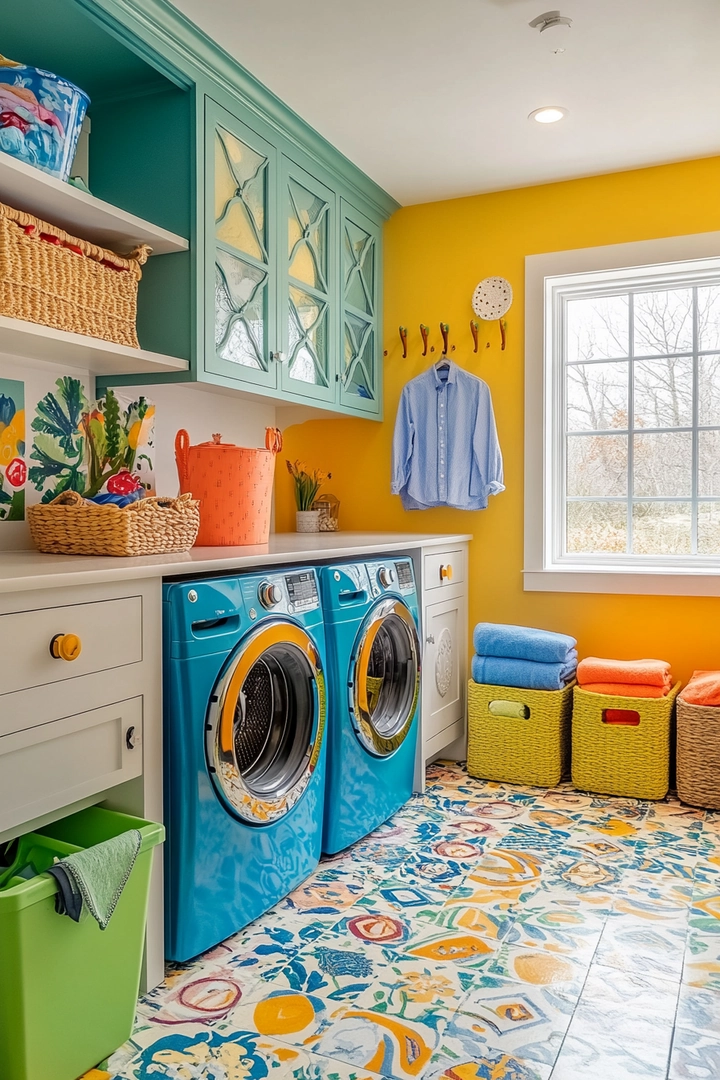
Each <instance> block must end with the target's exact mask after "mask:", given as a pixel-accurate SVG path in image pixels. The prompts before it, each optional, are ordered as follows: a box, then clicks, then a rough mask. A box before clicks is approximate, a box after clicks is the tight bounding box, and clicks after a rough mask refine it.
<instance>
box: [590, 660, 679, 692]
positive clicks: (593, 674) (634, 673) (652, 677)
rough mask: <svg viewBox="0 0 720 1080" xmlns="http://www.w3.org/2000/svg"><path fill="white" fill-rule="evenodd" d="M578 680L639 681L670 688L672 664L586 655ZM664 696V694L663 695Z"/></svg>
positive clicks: (662, 661) (598, 681) (647, 684)
mask: <svg viewBox="0 0 720 1080" xmlns="http://www.w3.org/2000/svg"><path fill="white" fill-rule="evenodd" d="M577 681H578V682H579V683H580V685H581V686H585V685H586V683H630V684H632V685H634V684H636V683H639V684H640V685H641V686H662V687H667V688H668V690H669V689H670V686H671V685H672V684H671V679H670V665H669V664H666V663H665V661H664V660H603V659H601V658H600V657H597V656H586V657H585V659H584V660H581V661H580V663H579V664H578V669H577ZM661 696H662V695H661Z"/></svg>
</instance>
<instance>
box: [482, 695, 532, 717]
mask: <svg viewBox="0 0 720 1080" xmlns="http://www.w3.org/2000/svg"><path fill="white" fill-rule="evenodd" d="M488 710H489V711H490V712H491V713H492V714H493V716H507V717H509V718H510V719H511V720H527V718H528V716H529V715H530V710H529V709H528V707H527V705H524V704H523V703H522V701H504V700H502V699H499V700H498V701H491V702H490V703H489V704H488Z"/></svg>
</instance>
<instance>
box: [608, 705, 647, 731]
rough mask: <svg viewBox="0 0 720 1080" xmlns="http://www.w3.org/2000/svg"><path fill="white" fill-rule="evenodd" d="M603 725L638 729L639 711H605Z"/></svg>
mask: <svg viewBox="0 0 720 1080" xmlns="http://www.w3.org/2000/svg"><path fill="white" fill-rule="evenodd" d="M602 722H603V724H617V725H619V726H621V727H638V726H639V724H640V713H639V712H638V711H637V709H603V714H602Z"/></svg>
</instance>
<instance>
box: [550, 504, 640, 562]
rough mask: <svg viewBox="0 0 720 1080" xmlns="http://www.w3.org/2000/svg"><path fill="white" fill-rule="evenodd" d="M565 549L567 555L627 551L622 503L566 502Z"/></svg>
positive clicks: (625, 523) (624, 505) (625, 522)
mask: <svg viewBox="0 0 720 1080" xmlns="http://www.w3.org/2000/svg"><path fill="white" fill-rule="evenodd" d="M565 542H566V548H567V551H568V553H569V554H580V553H587V554H590V553H592V552H595V551H616V552H624V551H626V550H627V510H626V504H625V503H603V502H570V503H568V504H567V536H566V541H565Z"/></svg>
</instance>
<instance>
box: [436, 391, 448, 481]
mask: <svg viewBox="0 0 720 1080" xmlns="http://www.w3.org/2000/svg"><path fill="white" fill-rule="evenodd" d="M446 393H447V388H446V387H443V389H442V390H441V391H440V409H439V425H438V427H439V431H438V458H439V468H438V474H439V483H438V488H439V495H440V498H441V499H443V500H447V477H446V475H445V473H446V469H445V433H446V418H445V400H446Z"/></svg>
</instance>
